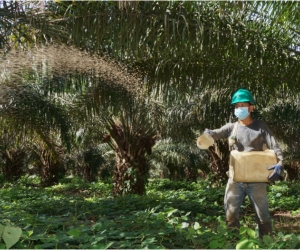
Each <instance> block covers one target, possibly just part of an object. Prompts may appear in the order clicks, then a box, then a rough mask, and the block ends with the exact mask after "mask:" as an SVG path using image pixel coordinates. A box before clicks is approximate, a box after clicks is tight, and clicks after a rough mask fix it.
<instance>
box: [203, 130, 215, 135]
mask: <svg viewBox="0 0 300 250" xmlns="http://www.w3.org/2000/svg"><path fill="white" fill-rule="evenodd" d="M203 133H208V134H210V135H211V136H212V135H213V133H212V132H211V131H210V130H209V129H208V128H206V129H205V130H204V132H203Z"/></svg>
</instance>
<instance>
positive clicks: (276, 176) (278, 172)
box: [268, 164, 283, 181]
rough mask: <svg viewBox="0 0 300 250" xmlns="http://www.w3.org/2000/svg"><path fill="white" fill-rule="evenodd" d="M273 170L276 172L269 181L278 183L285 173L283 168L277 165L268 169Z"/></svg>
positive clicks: (270, 176)
mask: <svg viewBox="0 0 300 250" xmlns="http://www.w3.org/2000/svg"><path fill="white" fill-rule="evenodd" d="M273 169H274V171H273V173H272V174H270V175H269V177H268V179H269V181H278V180H279V179H280V176H281V174H282V173H283V166H281V165H278V164H276V165H274V166H272V167H269V168H268V170H273Z"/></svg>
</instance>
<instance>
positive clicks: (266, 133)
mask: <svg viewBox="0 0 300 250" xmlns="http://www.w3.org/2000/svg"><path fill="white" fill-rule="evenodd" d="M234 124H235V123H227V124H226V125H224V126H223V127H221V128H219V129H214V130H211V132H212V133H211V135H212V137H213V138H214V139H215V140H218V139H224V138H228V137H229V136H230V135H231V134H232V130H233V128H234ZM264 145H266V146H267V148H269V149H271V150H274V152H275V154H276V156H277V160H278V164H280V165H282V164H283V154H282V151H281V149H280V147H279V145H278V144H277V142H276V140H275V138H274V137H273V135H272V132H271V130H270V129H269V127H268V126H267V125H266V124H265V123H263V122H260V121H257V120H254V121H253V122H252V123H251V124H250V125H248V126H243V125H241V124H240V123H238V125H237V130H236V139H235V144H234V149H235V150H238V151H245V152H249V151H263V150H264V149H263V147H264Z"/></svg>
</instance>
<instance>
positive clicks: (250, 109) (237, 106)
mask: <svg viewBox="0 0 300 250" xmlns="http://www.w3.org/2000/svg"><path fill="white" fill-rule="evenodd" d="M241 107H247V108H248V112H249V113H250V112H252V111H253V109H254V106H253V105H250V103H248V102H237V103H236V104H235V105H234V108H235V109H237V108H241Z"/></svg>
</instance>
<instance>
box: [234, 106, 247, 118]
mask: <svg viewBox="0 0 300 250" xmlns="http://www.w3.org/2000/svg"><path fill="white" fill-rule="evenodd" d="M248 109H249V107H239V108H236V109H234V115H235V116H236V117H237V118H239V119H240V120H244V119H246V118H247V116H248V115H249V111H248Z"/></svg>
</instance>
